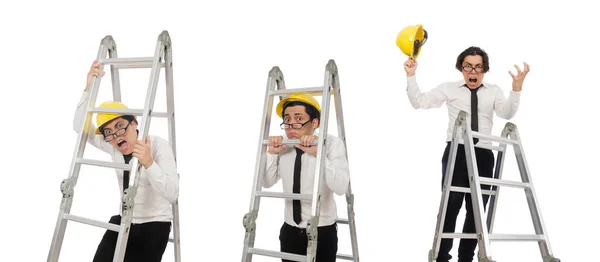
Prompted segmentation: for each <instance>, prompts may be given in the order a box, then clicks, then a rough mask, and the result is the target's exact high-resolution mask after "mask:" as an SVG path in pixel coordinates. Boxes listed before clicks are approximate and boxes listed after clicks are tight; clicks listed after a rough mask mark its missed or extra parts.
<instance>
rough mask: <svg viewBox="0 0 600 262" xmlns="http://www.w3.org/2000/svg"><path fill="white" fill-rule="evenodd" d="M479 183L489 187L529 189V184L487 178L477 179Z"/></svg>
mask: <svg viewBox="0 0 600 262" xmlns="http://www.w3.org/2000/svg"><path fill="white" fill-rule="evenodd" d="M479 181H480V182H481V184H485V185H491V186H508V187H516V188H531V184H530V183H523V182H516V181H508V180H499V179H494V178H487V177H479Z"/></svg>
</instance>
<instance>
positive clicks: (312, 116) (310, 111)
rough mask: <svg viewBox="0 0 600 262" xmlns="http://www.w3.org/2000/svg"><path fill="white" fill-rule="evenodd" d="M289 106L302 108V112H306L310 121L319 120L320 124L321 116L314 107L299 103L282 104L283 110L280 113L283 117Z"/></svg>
mask: <svg viewBox="0 0 600 262" xmlns="http://www.w3.org/2000/svg"><path fill="white" fill-rule="evenodd" d="M290 106H304V111H306V113H307V114H308V116H310V119H311V120H312V119H317V120H319V123H321V114H320V113H319V110H317V109H316V108H315V107H314V106H312V105H309V104H307V103H304V102H301V101H289V102H285V104H283V110H282V111H281V114H282V115H283V113H285V109H286V108H288V107H290Z"/></svg>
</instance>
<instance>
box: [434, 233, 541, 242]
mask: <svg viewBox="0 0 600 262" xmlns="http://www.w3.org/2000/svg"><path fill="white" fill-rule="evenodd" d="M489 237H490V240H493V241H540V240H544V236H543V235H524V234H489ZM442 238H465V239H477V235H476V234H465V233H442Z"/></svg>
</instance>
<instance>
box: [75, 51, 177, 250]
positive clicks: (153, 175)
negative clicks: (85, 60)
mask: <svg viewBox="0 0 600 262" xmlns="http://www.w3.org/2000/svg"><path fill="white" fill-rule="evenodd" d="M94 76H95V77H98V78H99V77H101V76H104V72H100V66H99V65H98V63H97V61H94V63H93V64H92V66H91V68H90V71H89V72H88V75H87V85H86V87H85V90H84V92H83V95H82V96H81V100H80V101H79V104H78V105H77V110H76V112H75V118H74V120H73V128H74V129H75V132H78V131H79V130H78V129H79V128H80V127H81V125H82V121H84V120H85V113H86V107H87V105H88V90H89V89H90V84H91V81H92V78H93V77H94ZM99 107H100V108H127V107H126V106H125V105H123V104H122V103H120V102H116V101H109V102H105V103H102V104H101V105H100V106H99ZM96 124H97V125H98V128H95V126H94V124H91V127H90V130H94V134H90V135H89V136H88V142H89V143H90V144H92V145H93V146H94V147H96V148H98V149H101V150H102V151H104V152H106V153H108V154H110V155H111V156H112V159H113V161H114V162H117V163H129V161H130V160H131V158H132V157H136V158H137V159H138V161H139V163H140V164H141V165H143V168H142V171H141V175H140V180H139V185H138V190H137V194H136V196H135V199H134V208H133V219H132V225H131V231H130V232H129V240H128V242H127V248H126V253H125V260H124V261H125V262H134V261H135V262H137V261H139V262H160V261H161V259H162V255H163V253H164V251H165V249H166V246H167V244H168V241H169V234H170V232H171V219H172V218H173V215H172V212H171V203H173V202H175V200H176V199H177V197H178V194H179V176H178V174H177V168H176V165H175V157H174V154H173V150H172V148H171V146H170V145H169V142H167V141H166V140H164V139H162V138H160V137H156V136H148V137H146V141H139V140H137V136H138V133H139V130H137V127H138V122H137V120H136V117H135V116H133V115H120V114H113V113H98V115H97V116H96ZM84 132H89V131H88V130H84ZM116 172H117V179H118V181H119V186H120V187H121V191H123V190H125V189H126V188H127V187H128V186H129V179H130V178H131V179H133V177H134V174H129V171H125V172H124V171H123V170H116ZM109 223H112V224H116V225H120V223H121V215H115V216H113V217H111V218H110V221H109ZM117 236H118V233H117V232H114V231H110V230H107V231H106V233H105V234H104V236H103V237H102V240H101V241H100V244H99V245H98V249H97V250H96V254H95V256H94V260H93V261H94V262H105V261H106V262H111V261H113V256H114V252H115V246H116V243H117Z"/></svg>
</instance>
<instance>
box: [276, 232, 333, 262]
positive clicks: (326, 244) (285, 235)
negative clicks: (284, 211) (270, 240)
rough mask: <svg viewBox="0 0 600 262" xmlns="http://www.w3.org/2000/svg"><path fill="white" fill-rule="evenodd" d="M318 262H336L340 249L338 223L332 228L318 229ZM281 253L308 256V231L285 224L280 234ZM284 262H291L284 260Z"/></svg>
mask: <svg viewBox="0 0 600 262" xmlns="http://www.w3.org/2000/svg"><path fill="white" fill-rule="evenodd" d="M317 234H318V235H317V261H316V262H335V256H336V254H337V249H338V237H337V223H333V224H332V225H330V226H323V227H317ZM279 241H280V243H281V252H286V253H292V254H298V255H306V248H307V247H308V237H307V236H306V229H304V228H298V227H294V226H290V225H288V224H287V223H285V222H284V223H283V226H281V231H280V232H279ZM282 261H283V262H291V261H290V260H285V259H282Z"/></svg>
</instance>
